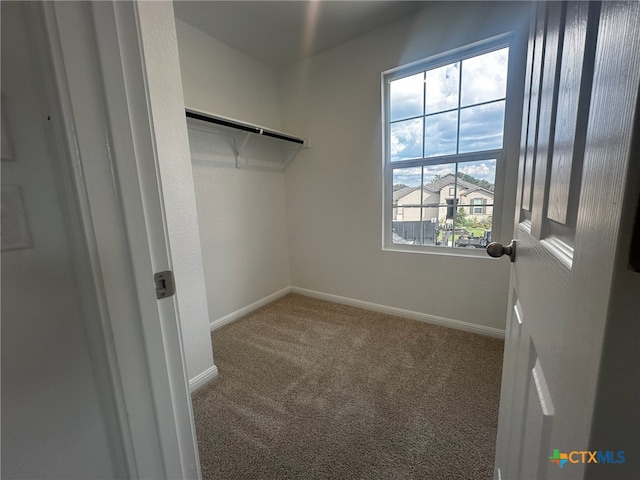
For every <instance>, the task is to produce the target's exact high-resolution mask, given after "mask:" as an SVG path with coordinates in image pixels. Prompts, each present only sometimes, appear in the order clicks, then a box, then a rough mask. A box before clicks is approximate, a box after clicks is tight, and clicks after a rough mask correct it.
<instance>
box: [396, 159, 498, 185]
mask: <svg viewBox="0 0 640 480" xmlns="http://www.w3.org/2000/svg"><path fill="white" fill-rule="evenodd" d="M422 168H424V183H425V185H428V184H429V183H430V182H431V181H432V180H434V178H436V176H437V175H439V176H441V177H443V176H445V175H447V174H451V175H453V174H454V172H455V164H453V163H448V164H443V165H429V166H425V167H410V168H396V169H394V170H393V184H394V185H397V184H403V185H407V186H409V187H418V186H420V180H421V172H422ZM458 172H462V173H466V174H467V175H471V176H472V177H475V178H479V179H482V180H487V181H488V182H490V183H493V184H495V178H496V161H495V160H480V161H475V162H462V163H459V164H458Z"/></svg>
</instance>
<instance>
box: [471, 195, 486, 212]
mask: <svg viewBox="0 0 640 480" xmlns="http://www.w3.org/2000/svg"><path fill="white" fill-rule="evenodd" d="M478 200H480V203H478V202H477V201H478ZM471 207H472V213H471V215H482V214H484V199H483V198H480V197H476V198H472V199H471ZM477 210H480V211H477Z"/></svg>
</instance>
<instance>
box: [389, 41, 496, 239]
mask: <svg viewBox="0 0 640 480" xmlns="http://www.w3.org/2000/svg"><path fill="white" fill-rule="evenodd" d="M508 58H509V47H508V46H506V45H505V43H504V42H503V43H501V44H493V45H490V46H489V45H486V44H485V45H484V46H483V47H474V48H473V49H468V50H464V51H457V52H456V53H455V54H450V55H447V56H438V57H437V58H436V59H428V60H426V61H424V62H422V63H420V64H418V65H412V66H411V67H407V68H400V69H396V70H394V71H391V72H388V73H386V74H385V75H384V76H383V79H384V81H383V88H384V98H385V142H386V143H385V145H386V151H385V186H384V188H385V219H386V220H385V222H384V229H385V232H384V238H385V246H387V247H393V248H395V247H396V246H398V245H402V247H401V248H403V249H429V247H454V248H455V247H462V246H468V245H469V244H470V242H468V241H465V242H460V244H458V243H459V242H458V240H459V239H460V237H465V239H468V238H475V237H484V238H489V235H490V233H491V230H492V228H493V207H494V191H495V188H494V187H495V179H496V170H497V169H498V168H499V167H500V165H501V162H502V147H503V131H504V116H505V104H506V91H507V63H508ZM399 209H402V212H403V214H402V215H399ZM463 243H464V245H463ZM475 243H477V244H478V245H480V244H482V245H486V242H474V244H475Z"/></svg>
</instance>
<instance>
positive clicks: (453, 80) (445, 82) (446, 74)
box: [425, 62, 460, 113]
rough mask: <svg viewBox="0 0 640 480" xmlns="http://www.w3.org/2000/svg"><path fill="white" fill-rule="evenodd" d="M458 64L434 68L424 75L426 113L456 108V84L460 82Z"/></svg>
mask: <svg viewBox="0 0 640 480" xmlns="http://www.w3.org/2000/svg"><path fill="white" fill-rule="evenodd" d="M459 68H460V63H459V62H458V63H452V64H450V65H445V66H444V67H440V68H434V69H433V70H429V71H428V72H427V74H426V78H425V84H426V88H427V98H426V113H437V112H442V111H443V110H451V109H452V108H458V84H459V82H460V70H459Z"/></svg>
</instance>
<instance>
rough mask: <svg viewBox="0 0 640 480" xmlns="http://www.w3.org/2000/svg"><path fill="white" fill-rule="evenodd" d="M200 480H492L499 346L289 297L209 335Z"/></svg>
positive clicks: (200, 419)
mask: <svg viewBox="0 0 640 480" xmlns="http://www.w3.org/2000/svg"><path fill="white" fill-rule="evenodd" d="M212 340H213V348H214V358H215V361H216V365H217V366H218V369H219V376H218V378H216V379H215V380H214V381H213V382H212V383H210V384H209V385H207V386H206V387H204V388H202V389H201V390H199V391H197V392H196V393H194V395H193V409H194V415H195V423H196V431H197V436H198V446H199V450H200V461H201V465H202V471H203V477H204V479H205V480H208V479H243V480H244V479H269V480H271V479H274V480H275V479H402V480H405V479H434V480H435V479H465V480H481V479H490V478H492V475H493V460H494V445H495V437H496V429H497V419H498V401H499V394H500V375H501V368H502V351H503V342H502V341H501V340H498V339H494V338H489V337H484V336H480V335H475V334H472V333H467V332H462V331H459V330H453V329H449V328H444V327H439V326H435V325H429V324H426V323H422V322H417V321H413V320H407V319H403V318H398V317H393V316H389V315H384V314H380V313H376V312H371V311H367V310H362V309H359V308H354V307H349V306H345V305H339V304H335V303H330V302H325V301H321V300H317V299H313V298H309V297H305V296H302V295H296V294H290V295H287V296H285V297H283V298H281V299H279V300H277V301H275V302H273V303H271V304H269V305H266V306H264V307H262V308H260V309H258V310H256V311H254V312H252V313H251V314H249V315H247V316H245V317H243V318H241V319H239V320H236V321H235V322H233V323H232V324H229V325H227V326H225V327H222V328H220V329H218V330H215V331H214V332H213V333H212Z"/></svg>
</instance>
